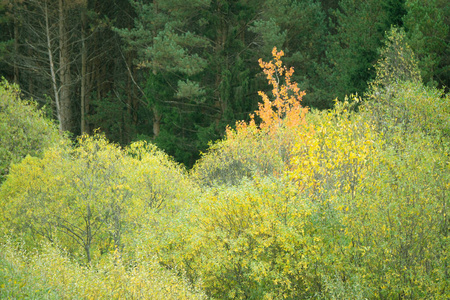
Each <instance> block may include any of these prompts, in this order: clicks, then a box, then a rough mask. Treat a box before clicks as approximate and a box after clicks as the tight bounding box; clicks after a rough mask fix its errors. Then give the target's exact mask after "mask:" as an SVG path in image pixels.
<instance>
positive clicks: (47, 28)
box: [44, 1, 64, 133]
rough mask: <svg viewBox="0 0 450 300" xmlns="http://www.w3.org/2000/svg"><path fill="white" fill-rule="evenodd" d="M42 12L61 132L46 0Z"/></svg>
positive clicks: (59, 108) (60, 126)
mask: <svg viewBox="0 0 450 300" xmlns="http://www.w3.org/2000/svg"><path fill="white" fill-rule="evenodd" d="M44 14H45V34H46V37H47V50H48V60H49V63H50V74H51V77H52V87H53V93H54V96H55V105H56V118H57V119H58V123H59V132H60V133H62V132H63V131H64V129H63V127H62V121H61V107H60V102H59V92H58V85H57V81H56V72H55V63H54V60H53V53H52V39H51V36H50V26H49V22H48V18H49V16H48V6H47V1H46V2H45V7H44Z"/></svg>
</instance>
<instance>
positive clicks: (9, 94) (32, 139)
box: [0, 81, 59, 182]
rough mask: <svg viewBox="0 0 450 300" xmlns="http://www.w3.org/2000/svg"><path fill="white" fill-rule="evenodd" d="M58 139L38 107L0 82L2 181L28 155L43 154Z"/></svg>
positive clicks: (0, 158) (12, 87) (53, 128)
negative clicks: (10, 168)
mask: <svg viewBox="0 0 450 300" xmlns="http://www.w3.org/2000/svg"><path fill="white" fill-rule="evenodd" d="M58 139H59V137H58V131H57V128H56V127H55V126H54V124H52V123H51V122H50V121H49V120H46V119H45V117H44V114H43V112H42V111H39V110H38V109H37V107H36V104H35V103H33V102H26V101H24V100H21V99H20V90H19V88H18V87H17V86H15V85H10V84H8V83H7V82H6V81H1V82H0V182H1V181H3V179H4V176H5V175H6V174H7V173H8V171H9V166H10V164H11V163H17V162H19V161H20V160H21V159H22V158H24V157H25V156H26V155H27V154H30V155H40V154H42V151H43V150H44V149H45V148H46V147H48V146H50V145H52V144H53V143H55V142H56V141H57V140H58Z"/></svg>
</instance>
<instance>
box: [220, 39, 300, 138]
mask: <svg viewBox="0 0 450 300" xmlns="http://www.w3.org/2000/svg"><path fill="white" fill-rule="evenodd" d="M272 56H273V60H271V61H269V62H264V61H263V60H262V59H261V58H260V59H259V65H260V66H261V68H262V69H263V72H264V74H265V75H266V77H267V80H268V82H269V85H272V86H273V89H272V96H273V100H271V99H270V98H269V96H268V95H267V94H266V93H265V92H263V91H259V92H258V94H259V95H260V96H261V97H262V100H263V102H262V103H259V105H258V106H259V107H258V110H257V111H255V113H256V115H257V116H258V117H259V118H260V119H261V123H260V124H259V126H257V125H256V122H255V116H254V114H250V118H251V120H250V122H249V124H246V123H245V122H243V121H240V122H237V124H236V127H237V131H238V132H239V131H242V130H244V128H247V127H248V126H250V127H252V128H253V129H256V130H258V129H259V130H263V131H267V132H269V133H276V132H278V130H279V129H280V128H281V127H287V128H294V127H297V126H298V125H301V124H305V114H306V113H307V112H308V108H306V107H303V106H302V105H301V101H302V97H303V96H304V95H305V92H304V91H300V88H299V87H298V84H297V83H296V82H292V81H291V77H292V74H293V73H294V68H293V67H291V68H289V69H288V68H287V67H286V66H283V62H282V60H281V57H282V56H284V52H283V50H281V51H279V52H278V51H277V48H276V47H274V48H273V50H272ZM230 135H231V130H230V128H229V127H228V128H227V137H231V136H230Z"/></svg>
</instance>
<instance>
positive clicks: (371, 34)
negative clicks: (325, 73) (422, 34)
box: [327, 0, 403, 98]
mask: <svg viewBox="0 0 450 300" xmlns="http://www.w3.org/2000/svg"><path fill="white" fill-rule="evenodd" d="M402 13H403V10H402V0H397V1H394V0H383V1H379V0H369V1H361V0H341V1H340V2H339V8H338V9H336V10H334V11H333V14H334V16H335V20H336V21H335V23H334V30H335V31H336V33H335V34H333V35H332V36H330V40H329V42H328V43H329V51H328V53H327V58H328V60H329V64H330V73H331V74H330V77H329V83H330V87H331V88H332V90H333V91H334V92H335V96H339V97H340V98H341V97H343V96H344V95H345V94H350V93H360V94H361V93H363V92H364V91H365V90H366V88H367V82H368V81H370V80H372V79H373V78H374V76H375V73H374V69H373V68H372V66H373V65H374V64H375V63H376V60H377V58H378V49H379V48H380V47H381V46H382V41H383V38H384V34H385V32H386V31H387V30H389V28H390V26H391V24H394V25H397V24H396V23H398V22H400V20H401V14H402Z"/></svg>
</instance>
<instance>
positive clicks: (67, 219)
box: [1, 136, 187, 263]
mask: <svg viewBox="0 0 450 300" xmlns="http://www.w3.org/2000/svg"><path fill="white" fill-rule="evenodd" d="M183 177H184V176H183V172H182V169H180V168H179V167H178V166H177V165H176V164H174V163H173V162H172V161H170V160H169V159H168V157H167V156H166V155H164V154H163V153H161V152H160V151H159V150H157V149H156V148H155V146H152V145H148V144H146V143H144V142H137V143H134V144H132V145H131V146H130V147H129V148H127V149H125V150H121V149H120V148H119V147H118V146H116V145H114V144H111V143H109V142H107V141H106V140H105V139H104V138H101V137H87V136H85V137H81V138H80V139H79V140H78V146H77V147H75V148H73V149H72V148H68V147H54V148H50V149H49V150H47V151H45V152H44V155H43V157H42V158H32V157H27V158H26V159H25V160H23V162H22V163H20V164H17V165H14V166H13V167H12V172H11V174H10V176H9V178H8V180H7V181H6V182H5V183H4V185H3V186H2V189H1V195H2V197H1V198H2V215H3V217H2V218H3V221H4V222H5V223H6V224H7V228H8V229H10V230H12V231H13V232H14V233H15V235H17V236H23V238H24V239H25V241H26V242H27V244H28V246H36V245H38V242H39V241H40V240H41V239H42V238H44V239H46V240H48V241H51V242H56V243H58V244H59V245H61V247H63V248H66V249H67V250H68V251H69V253H70V254H71V255H74V256H76V257H84V258H85V259H86V261H87V262H88V263H90V262H91V261H92V260H94V261H95V260H97V259H98V258H99V257H100V256H101V255H103V254H105V253H108V252H110V251H113V250H114V249H117V250H119V251H122V250H124V248H125V247H126V246H127V245H130V244H131V243H132V238H133V232H134V230H136V228H137V227H138V226H139V224H141V223H143V222H144V220H145V219H143V218H144V217H145V216H146V214H147V213H148V212H149V211H152V210H154V211H157V210H161V209H163V208H166V207H167V209H172V206H173V202H174V201H175V200H174V199H180V200H181V199H182V195H183V193H184V191H185V189H183V190H181V189H182V188H184V187H185V184H187V183H186V180H185V179H184V178H183ZM131 253H132V251H131V252H130V255H132V254H131Z"/></svg>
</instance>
